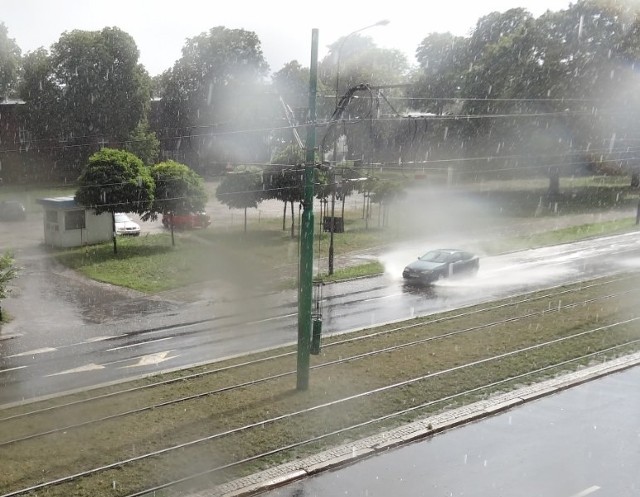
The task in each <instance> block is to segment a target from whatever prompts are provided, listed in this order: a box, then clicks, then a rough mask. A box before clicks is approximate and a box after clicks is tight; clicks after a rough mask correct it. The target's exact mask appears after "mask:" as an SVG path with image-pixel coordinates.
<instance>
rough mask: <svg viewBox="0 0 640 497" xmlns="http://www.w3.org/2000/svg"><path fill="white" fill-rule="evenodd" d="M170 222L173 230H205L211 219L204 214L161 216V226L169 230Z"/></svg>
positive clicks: (191, 213)
mask: <svg viewBox="0 0 640 497" xmlns="http://www.w3.org/2000/svg"><path fill="white" fill-rule="evenodd" d="M172 221H173V227H174V228H175V229H194V228H206V227H207V226H209V225H210V224H211V217H210V216H209V215H208V214H207V213H206V212H190V213H188V214H171V213H169V214H165V215H164V216H162V225H163V226H164V227H165V228H170V227H171V223H172Z"/></svg>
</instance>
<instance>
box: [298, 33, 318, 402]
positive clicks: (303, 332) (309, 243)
mask: <svg viewBox="0 0 640 497" xmlns="http://www.w3.org/2000/svg"><path fill="white" fill-rule="evenodd" d="M317 88H318V30H317V29H313V30H312V31H311V66H310V70H309V127H308V129H307V143H306V149H307V155H306V161H305V168H304V200H303V203H302V204H303V207H304V209H303V211H302V224H301V227H300V277H299V280H298V281H299V283H298V284H299V288H298V369H297V372H298V375H297V389H298V390H307V389H308V388H309V354H310V350H311V310H312V303H313V302H312V301H313V176H314V166H315V148H316V93H317Z"/></svg>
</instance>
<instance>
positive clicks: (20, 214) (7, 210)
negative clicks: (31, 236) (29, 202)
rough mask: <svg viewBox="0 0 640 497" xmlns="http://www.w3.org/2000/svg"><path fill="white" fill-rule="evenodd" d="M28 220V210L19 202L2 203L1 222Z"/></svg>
mask: <svg viewBox="0 0 640 497" xmlns="http://www.w3.org/2000/svg"><path fill="white" fill-rule="evenodd" d="M25 219H27V210H26V209H25V208H24V205H22V204H21V203H20V202H18V201H17V200H4V201H2V202H0V221H24V220H25Z"/></svg>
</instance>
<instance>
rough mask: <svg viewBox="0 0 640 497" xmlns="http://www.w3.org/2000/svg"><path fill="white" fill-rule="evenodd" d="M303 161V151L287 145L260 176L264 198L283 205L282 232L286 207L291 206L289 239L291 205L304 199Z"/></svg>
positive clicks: (293, 217) (293, 232)
mask: <svg viewBox="0 0 640 497" xmlns="http://www.w3.org/2000/svg"><path fill="white" fill-rule="evenodd" d="M304 161H305V151H304V150H302V149H301V148H300V147H298V146H297V145H289V146H287V147H285V148H284V149H282V150H281V151H280V152H278V153H277V154H276V155H275V156H274V158H273V164H271V165H270V166H268V167H267V168H266V169H265V170H264V172H263V174H262V178H263V185H264V192H265V193H264V195H265V198H270V199H276V200H280V201H281V202H283V203H284V209H283V213H282V230H283V231H284V230H285V229H286V228H285V222H286V216H287V205H290V206H291V238H294V236H295V216H294V212H293V204H294V202H302V199H303V197H304Z"/></svg>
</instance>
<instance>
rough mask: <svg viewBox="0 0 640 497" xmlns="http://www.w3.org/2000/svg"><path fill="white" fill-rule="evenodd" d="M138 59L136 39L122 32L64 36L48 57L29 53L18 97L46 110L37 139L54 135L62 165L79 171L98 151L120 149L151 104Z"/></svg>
mask: <svg viewBox="0 0 640 497" xmlns="http://www.w3.org/2000/svg"><path fill="white" fill-rule="evenodd" d="M138 58H139V52H138V49H137V47H136V44H135V42H134V41H133V38H132V37H131V36H130V35H128V34H127V33H125V32H124V31H121V30H120V29H118V28H104V29H103V30H101V31H80V30H75V31H71V32H65V33H63V34H62V35H61V36H60V38H59V40H58V41H57V42H56V43H54V44H53V45H52V47H51V52H50V54H47V52H46V51H44V50H42V49H40V50H37V51H35V52H34V53H32V54H29V56H28V57H27V58H26V62H25V77H24V78H23V83H22V88H21V92H20V94H21V96H22V98H23V99H24V100H25V102H26V104H27V107H28V108H29V109H33V110H39V111H42V112H41V113H40V114H39V115H38V119H39V120H40V123H39V124H38V125H37V126H36V130H37V131H38V133H42V134H40V135H38V136H36V137H35V138H36V139H41V138H50V137H51V134H52V133H55V134H56V135H57V136H54V138H56V139H57V140H59V141H60V140H62V143H63V145H64V147H63V149H62V152H61V153H60V154H59V158H60V160H61V161H62V162H65V163H68V164H73V165H75V167H76V168H78V169H79V168H80V167H81V165H82V164H85V163H86V160H87V157H88V156H89V155H90V154H91V153H92V152H93V151H95V150H96V149H98V148H99V147H101V146H104V145H105V144H117V146H122V143H123V142H124V141H126V139H127V137H128V136H129V134H130V133H131V132H132V131H133V130H134V129H135V128H136V126H137V125H138V124H139V123H140V122H143V121H144V119H146V115H147V111H148V108H149V103H150V80H149V76H148V74H147V73H146V71H145V69H144V68H143V66H142V65H141V64H139V63H138ZM43 130H44V131H43ZM49 130H53V131H49ZM45 135H46V136H45Z"/></svg>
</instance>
